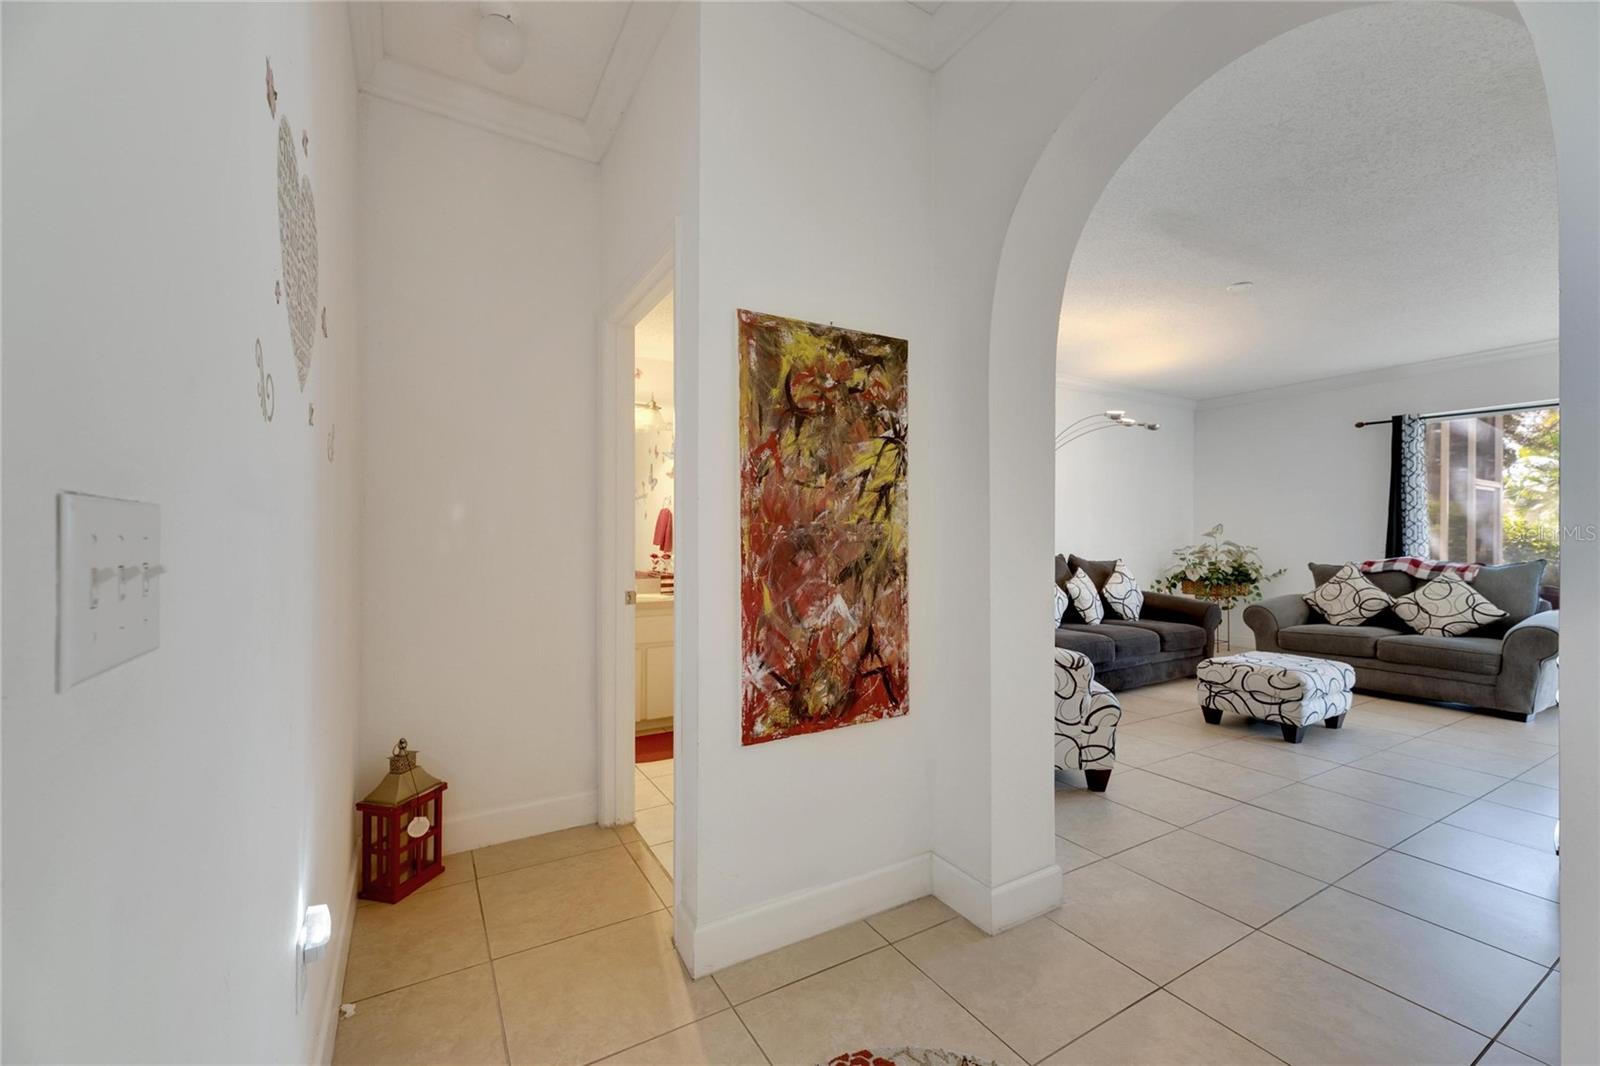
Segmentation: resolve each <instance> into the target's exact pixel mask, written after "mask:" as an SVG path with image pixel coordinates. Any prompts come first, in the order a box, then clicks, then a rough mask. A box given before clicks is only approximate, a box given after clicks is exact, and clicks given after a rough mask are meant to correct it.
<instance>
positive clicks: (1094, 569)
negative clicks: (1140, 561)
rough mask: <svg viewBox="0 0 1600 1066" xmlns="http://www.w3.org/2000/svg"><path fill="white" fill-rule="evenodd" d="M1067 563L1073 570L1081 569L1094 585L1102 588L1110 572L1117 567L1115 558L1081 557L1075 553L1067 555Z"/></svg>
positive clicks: (1109, 576) (1108, 578)
mask: <svg viewBox="0 0 1600 1066" xmlns="http://www.w3.org/2000/svg"><path fill="white" fill-rule="evenodd" d="M1067 565H1068V566H1069V567H1070V568H1071V569H1073V570H1082V571H1083V572H1084V573H1086V574H1088V575H1089V577H1090V579H1091V580H1093V581H1094V587H1095V588H1097V589H1103V588H1105V587H1106V582H1107V581H1108V580H1110V578H1111V574H1112V572H1113V571H1115V570H1116V568H1117V561H1116V560H1115V559H1083V558H1079V557H1078V556H1076V555H1069V556H1067Z"/></svg>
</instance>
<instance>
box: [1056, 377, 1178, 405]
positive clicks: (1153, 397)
mask: <svg viewBox="0 0 1600 1066" xmlns="http://www.w3.org/2000/svg"><path fill="white" fill-rule="evenodd" d="M1056 388H1058V389H1081V390H1082V391H1084V392H1095V393H1099V394H1100V395H1102V396H1118V397H1126V398H1127V399H1130V400H1144V401H1146V402H1147V403H1164V404H1167V405H1168V406H1171V407H1176V408H1179V409H1181V410H1184V411H1193V410H1194V409H1195V408H1196V406H1198V405H1197V403H1196V401H1195V400H1193V399H1191V398H1190V397H1188V396H1174V395H1173V394H1172V393H1170V392H1155V391H1153V390H1151V389H1137V388H1128V387H1127V386H1125V385H1118V384H1115V383H1113V382H1110V381H1101V380H1099V379H1097V378H1086V377H1079V376H1077V375H1075V374H1062V373H1057V374H1056Z"/></svg>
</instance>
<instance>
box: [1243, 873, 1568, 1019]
mask: <svg viewBox="0 0 1600 1066" xmlns="http://www.w3.org/2000/svg"><path fill="white" fill-rule="evenodd" d="M1328 887H1329V888H1332V887H1333V886H1332V885H1329V886H1328ZM1321 894H1322V893H1321V892H1317V893H1313V897H1314V896H1320V895H1321ZM1313 897H1307V900H1305V901H1302V902H1307V901H1309V899H1310V898H1313ZM1297 906H1298V904H1297ZM1279 917H1282V915H1280V916H1279ZM1274 920H1276V919H1274ZM1256 932H1258V933H1260V934H1261V935H1262V936H1266V937H1271V938H1272V939H1273V940H1276V941H1277V942H1278V943H1280V944H1282V945H1283V946H1284V947H1286V948H1290V949H1292V950H1294V951H1298V952H1300V953H1301V954H1302V955H1306V956H1309V957H1310V958H1313V959H1316V960H1317V961H1318V962H1320V963H1322V964H1323V965H1325V966H1331V967H1333V968H1334V969H1335V970H1338V971H1339V972H1341V973H1345V974H1349V975H1350V976H1351V977H1354V978H1355V979H1356V980H1357V981H1361V982H1363V983H1365V984H1369V985H1371V986H1372V987H1373V988H1376V989H1377V990H1378V991H1380V992H1384V993H1387V994H1388V995H1391V996H1393V997H1395V998H1396V999H1400V1000H1404V1001H1405V1002H1407V1003H1409V1004H1411V1005H1412V1006H1414V1007H1416V1008H1418V1009H1419V1010H1425V1011H1427V1012H1428V1013H1429V1014H1432V1015H1434V1016H1435V1017H1437V1018H1443V1019H1444V1020H1445V1021H1447V1022H1449V1023H1450V1024H1451V1025H1453V1026H1455V1027H1456V1028H1458V1029H1465V1030H1466V1031H1467V1032H1469V1033H1471V1034H1472V1035H1474V1036H1483V1035H1484V1033H1483V1031H1482V1030H1480V1029H1474V1028H1473V1027H1472V1026H1470V1025H1468V1024H1466V1023H1465V1022H1460V1021H1457V1020H1456V1019H1454V1018H1452V1017H1450V1016H1449V1015H1448V1014H1444V1013H1442V1012H1440V1011H1437V1010H1435V1009H1434V1008H1432V1007H1430V1006H1428V1005H1427V1004H1424V1003H1418V1002H1417V1001H1416V1000H1414V999H1412V998H1411V997H1410V996H1405V995H1401V994H1400V993H1399V992H1396V991H1395V990H1394V989H1392V988H1385V987H1384V986H1383V985H1380V984H1379V983H1378V982H1376V981H1374V980H1373V979H1372V978H1370V977H1362V976H1361V975H1360V974H1358V973H1356V972H1354V971H1352V970H1347V969H1345V968H1344V967H1343V966H1340V965H1339V964H1338V963H1336V962H1329V961H1328V960H1327V959H1325V958H1323V957H1322V956H1321V955H1318V954H1317V953H1316V952H1313V951H1307V950H1306V949H1305V948H1303V947H1301V946H1300V945H1298V944H1291V943H1290V942H1289V941H1287V940H1285V939H1283V938H1282V937H1280V936H1275V935H1274V934H1272V933H1270V932H1268V931H1267V929H1266V928H1265V927H1263V928H1261V929H1257V930H1256ZM1552 969H1554V967H1552ZM1543 983H1544V979H1543V978H1540V980H1539V981H1538V982H1536V983H1535V984H1534V986H1533V987H1534V990H1535V991H1537V990H1538V988H1539V985H1540V984H1543ZM1532 994H1533V993H1532V992H1530V993H1529V995H1532ZM1517 1009H1518V1010H1520V1009H1521V1008H1520V1007H1519V1008H1517ZM1514 1017H1516V1012H1515V1011H1513V1012H1512V1014H1511V1018H1514ZM1511 1018H1507V1019H1506V1021H1508V1022H1509V1021H1510V1020H1511ZM1502 1028H1503V1026H1502ZM1491 1039H1492V1038H1491Z"/></svg>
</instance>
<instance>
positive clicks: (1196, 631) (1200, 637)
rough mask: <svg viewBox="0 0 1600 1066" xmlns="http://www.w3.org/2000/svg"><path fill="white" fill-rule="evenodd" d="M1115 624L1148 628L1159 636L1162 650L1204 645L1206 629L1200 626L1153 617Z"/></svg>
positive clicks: (1198, 648) (1199, 649)
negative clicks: (1159, 620)
mask: <svg viewBox="0 0 1600 1066" xmlns="http://www.w3.org/2000/svg"><path fill="white" fill-rule="evenodd" d="M1115 624H1116V625H1126V626H1137V627H1138V628H1140V629H1148V630H1150V631H1151V632H1152V633H1154V634H1155V635H1156V636H1158V637H1160V638H1161V650H1162V651H1201V650H1202V649H1204V648H1205V646H1206V631H1205V629H1204V628H1203V627H1201V626H1191V625H1187V624H1185V623H1183V622H1158V621H1156V620H1155V619H1153V618H1141V619H1139V620H1138V621H1137V622H1117V623H1115Z"/></svg>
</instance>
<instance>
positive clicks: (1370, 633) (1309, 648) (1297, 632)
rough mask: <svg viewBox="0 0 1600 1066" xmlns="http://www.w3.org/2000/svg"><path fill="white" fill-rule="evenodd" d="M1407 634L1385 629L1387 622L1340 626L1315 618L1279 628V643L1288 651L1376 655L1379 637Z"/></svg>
mask: <svg viewBox="0 0 1600 1066" xmlns="http://www.w3.org/2000/svg"><path fill="white" fill-rule="evenodd" d="M1403 635H1404V634H1403V633H1402V632H1401V631H1400V630H1398V629H1385V628H1384V627H1383V626H1336V625H1333V624H1331V623H1329V622H1313V623H1311V624H1310V625H1303V626H1289V627H1288V628H1287V629H1280V630H1278V644H1279V646H1280V647H1282V648H1283V649H1284V650H1285V651H1297V652H1302V653H1304V654H1306V655H1317V654H1322V655H1349V656H1354V657H1356V658H1361V659H1374V658H1377V655H1378V641H1379V640H1382V639H1383V638H1385V637H1398V636H1403Z"/></svg>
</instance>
